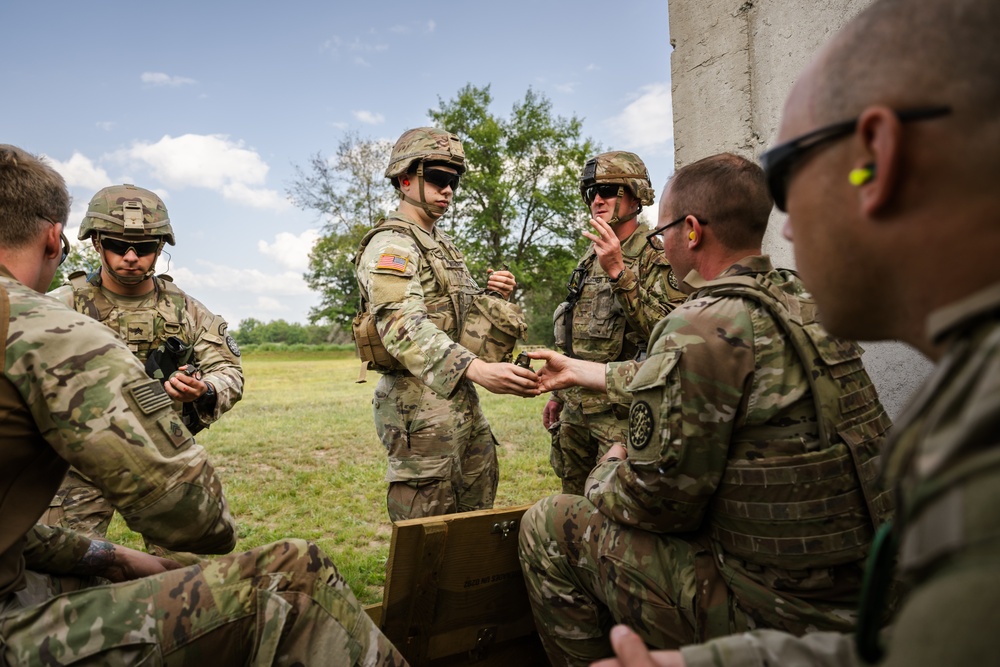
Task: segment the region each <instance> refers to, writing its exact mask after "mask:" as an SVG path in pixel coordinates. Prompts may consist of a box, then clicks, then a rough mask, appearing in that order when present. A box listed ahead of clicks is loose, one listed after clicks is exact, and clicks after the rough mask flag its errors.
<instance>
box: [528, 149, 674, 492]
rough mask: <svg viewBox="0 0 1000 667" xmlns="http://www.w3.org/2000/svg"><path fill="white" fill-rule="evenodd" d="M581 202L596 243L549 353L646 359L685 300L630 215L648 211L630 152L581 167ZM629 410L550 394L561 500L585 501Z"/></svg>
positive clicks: (570, 393) (575, 277) (600, 396)
mask: <svg viewBox="0 0 1000 667" xmlns="http://www.w3.org/2000/svg"><path fill="white" fill-rule="evenodd" d="M580 194H582V195H583V200H584V202H586V204H587V206H588V207H590V213H591V215H592V216H593V217H592V219H591V221H590V224H591V225H592V226H593V227H594V233H590V232H584V236H586V237H587V238H588V239H590V240H591V241H592V242H593V243H592V245H591V246H590V248H588V250H587V253H586V254H585V255H584V256H583V258H582V259H581V260H580V263H579V264H578V265H577V267H576V269H575V270H574V271H573V274H572V276H571V278H570V281H569V289H570V293H569V297H568V299H567V300H566V301H565V302H563V303H562V304H560V305H559V307H558V308H557V309H556V312H555V316H554V318H553V319H554V329H555V340H556V346H557V347H558V348H560V349H562V350H563V351H564V352H565V353H566V354H567V355H568V356H570V357H573V358H576V359H586V360H588V361H596V362H600V363H607V362H609V361H625V360H627V359H636V358H637V357H638V356H639V355H640V354H644V353H645V352H646V344H647V342H648V341H649V334H650V333H651V332H652V331H653V327H654V326H655V325H656V323H657V322H659V321H660V320H661V319H663V318H664V316H666V314H667V313H668V312H670V311H671V310H672V309H673V308H674V306H675V305H676V304H678V303H680V302H682V301H684V299H685V298H686V295H685V294H684V293H683V292H681V291H680V289H679V287H680V286H679V284H678V282H677V278H676V276H675V275H674V273H673V271H671V269H670V264H668V263H667V260H666V259H664V257H663V246H662V245H661V244H660V240H659V238H657V237H652V238H650V239H649V241H648V242H647V239H646V235H645V234H642V233H639V231H638V230H639V220H638V219H637V217H636V216H638V215H639V213H640V212H641V211H642V207H643V206H650V205H652V203H653V188H652V185H651V184H650V182H649V173H648V172H647V171H646V165H644V164H643V162H642V160H640V159H639V156H638V155H636V154H635V153H629V152H626V151H613V152H611V153H601V154H600V155H598V156H596V157H592V158H590V159H589V160H587V164H586V166H584V169H583V175H582V176H581V178H580ZM628 408H629V406H628V403H627V402H626V403H613V402H610V401H608V397H607V396H606V395H605V394H604V393H602V392H595V391H591V390H589V389H584V388H583V387H570V388H568V389H566V390H564V391H560V392H553V394H552V398H551V400H549V402H548V403H547V404H546V405H545V408H544V410H543V412H542V423H543V424H544V425H545V428H547V429H549V430H550V431H551V432H552V452H551V462H552V467H553V468H554V469H555V472H556V474H557V475H558V476H559V477H560V478H562V490H563V493H574V494H582V493H583V483H584V482H585V481H586V479H587V475H588V474H589V473H590V471H591V469H592V468H593V467H594V465H595V464H596V463H597V460H598V459H599V458H600V457H601V456H603V455H604V454H605V453H606V452H607V451H608V449H609V448H610V447H611V445H612V444H614V443H619V444H621V443H624V442H625V437H626V435H627V434H628Z"/></svg>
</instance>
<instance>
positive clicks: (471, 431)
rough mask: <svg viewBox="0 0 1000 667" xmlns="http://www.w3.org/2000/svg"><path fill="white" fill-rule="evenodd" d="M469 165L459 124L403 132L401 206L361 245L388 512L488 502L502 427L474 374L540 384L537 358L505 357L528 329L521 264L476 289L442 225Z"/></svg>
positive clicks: (398, 153)
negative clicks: (527, 364) (492, 418)
mask: <svg viewBox="0 0 1000 667" xmlns="http://www.w3.org/2000/svg"><path fill="white" fill-rule="evenodd" d="M465 168H466V167H465V153H464V151H463V149H462V144H461V142H460V141H459V139H458V137H456V136H455V135H454V134H451V133H449V132H445V131H442V130H438V129H435V128H417V129H414V130H408V131H407V132H405V133H404V134H403V135H402V136H401V137H400V138H399V140H398V141H397V142H396V145H395V146H394V147H393V149H392V154H391V156H390V161H389V167H388V168H387V169H386V172H385V175H386V178H389V179H391V181H392V184H393V186H394V187H395V188H396V190H397V191H398V193H399V196H400V203H399V209H398V210H397V211H395V212H393V213H391V214H390V215H389V217H388V218H386V219H384V220H381V221H379V222H378V223H377V224H376V226H375V228H374V229H373V230H372V231H371V232H369V233H368V234H367V235H366V236H365V238H364V240H363V241H362V243H361V247H360V248H359V250H358V254H357V256H356V257H355V267H356V271H357V278H358V284H359V285H360V288H361V294H362V313H361V314H360V315H359V316H358V318H356V320H355V327H354V332H355V340H356V341H357V343H358V348H359V351H360V353H361V358H362V361H363V363H364V364H365V367H366V368H373V369H375V370H377V371H379V372H380V373H381V374H382V377H381V379H380V380H379V383H378V386H377V387H376V388H375V398H374V400H373V401H372V406H373V409H374V416H375V428H376V431H377V432H378V436H379V438H380V439H381V441H382V444H383V445H384V446H385V449H386V453H387V454H388V457H389V469H388V474H387V477H386V479H387V481H388V482H389V491H388V494H387V504H388V510H389V517H390V519H392V520H393V521H398V520H400V519H410V518H416V517H422V516H432V515H439V514H448V513H451V512H466V511H469V510H477V509H487V508H490V507H493V498H494V496H495V494H496V488H497V476H498V470H497V451H496V439H495V438H494V437H493V433H492V431H491V430H490V425H489V423H488V422H487V421H486V417H485V416H484V415H483V412H482V409H481V408H480V405H479V396H478V395H477V394H476V389H475V387H474V386H473V383H476V384H479V385H481V386H483V387H485V388H486V389H488V390H490V391H492V392H497V393H515V392H516V393H524V392H530V391H531V390H534V389H535V385H536V378H535V375H534V373H532V372H531V371H530V370H526V369H524V368H521V367H519V366H515V365H514V364H511V363H506V362H505V360H507V359H509V358H510V353H511V351H512V350H513V346H514V342H515V341H516V339H517V338H519V337H522V336H523V335H524V332H525V330H526V325H525V324H524V318H523V316H522V315H521V313H520V311H519V310H518V309H517V307H516V306H514V305H513V304H510V303H508V302H507V299H508V298H509V297H510V295H511V293H512V292H513V290H514V287H515V282H514V276H513V275H512V274H511V273H510V272H509V271H494V272H492V273H491V274H490V276H489V279H488V281H487V284H486V290H485V291H484V290H482V289H480V288H479V286H478V285H477V284H476V281H475V280H474V279H473V278H472V276H471V275H470V274H469V270H468V269H467V268H466V266H465V261H464V259H463V257H462V254H461V253H460V252H459V251H458V248H456V247H455V244H454V243H452V241H451V239H450V238H448V236H447V235H446V234H444V233H443V232H441V230H440V229H438V228H437V226H435V222H436V221H437V220H438V219H439V218H440V217H441V216H442V215H443V214H444V213H445V211H447V209H448V206H449V205H450V204H451V200H452V197H453V195H454V192H455V188H457V187H458V184H459V179H460V177H461V175H462V174H463V173H464V172H465ZM490 292H492V294H491V293H490Z"/></svg>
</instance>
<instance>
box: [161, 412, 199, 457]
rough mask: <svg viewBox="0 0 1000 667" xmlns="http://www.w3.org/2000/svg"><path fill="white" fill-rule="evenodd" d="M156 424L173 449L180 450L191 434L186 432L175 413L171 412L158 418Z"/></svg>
mask: <svg viewBox="0 0 1000 667" xmlns="http://www.w3.org/2000/svg"><path fill="white" fill-rule="evenodd" d="M156 423H157V424H159V425H160V428H161V429H162V430H163V433H164V434H166V436H167V438H168V439H169V440H170V443H171V444H172V445H173V446H174V449H180V447H181V445H183V444H184V443H186V442H187V441H188V440H190V439H191V432H190V431H188V430H187V427H185V426H184V422H182V421H181V418H180V417H179V416H178V415H177V413H176V412H173V411H171V413H170V414H169V415H164V416H163V417H160V418H159V419H157V420H156Z"/></svg>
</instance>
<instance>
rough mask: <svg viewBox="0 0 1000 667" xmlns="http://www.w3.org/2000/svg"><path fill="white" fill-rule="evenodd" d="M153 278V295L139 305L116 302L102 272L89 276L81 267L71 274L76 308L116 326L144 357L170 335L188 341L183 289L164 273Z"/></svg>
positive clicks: (129, 343) (107, 324)
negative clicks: (105, 288) (106, 288)
mask: <svg viewBox="0 0 1000 667" xmlns="http://www.w3.org/2000/svg"><path fill="white" fill-rule="evenodd" d="M153 280H154V285H155V288H154V295H153V298H152V299H150V300H148V303H147V302H143V303H142V305H140V306H139V307H137V308H122V307H121V306H118V305H116V304H115V303H114V302H113V301H112V300H111V298H109V297H108V296H107V295H106V294H105V293H104V291H103V290H102V289H101V276H100V274H99V273H95V274H94V275H92V276H91V277H90V278H89V279H88V278H86V277H85V275H84V274H83V272H82V271H80V272H76V273H73V274H72V275H70V277H69V281H70V284H71V285H72V286H73V308H74V309H75V310H76V311H77V312H80V313H83V314H84V315H89V316H90V317H92V318H94V319H95V320H98V321H99V322H101V323H102V324H104V325H105V326H107V327H109V328H111V329H113V330H114V331H115V332H116V333H117V334H118V336H119V337H120V338H121V339H122V340H123V341H125V344H126V345H128V348H129V349H130V350H131V351H132V353H133V354H135V356H136V357H138V358H139V359H140V360H141V361H146V358H147V357H148V356H149V353H150V352H151V351H152V350H155V349H157V348H158V347H160V345H162V344H163V343H164V341H165V340H166V339H167V338H169V337H170V336H177V337H178V338H180V339H181V340H183V341H184V342H185V343H187V344H188V345H190V344H193V342H194V341H191V340H188V334H187V332H186V331H185V327H184V319H185V312H186V311H185V303H184V293H183V292H181V291H180V290H179V289H177V287H175V286H174V284H173V283H172V282H171V281H170V280H169V279H165V278H163V277H162V276H156V277H154V278H153Z"/></svg>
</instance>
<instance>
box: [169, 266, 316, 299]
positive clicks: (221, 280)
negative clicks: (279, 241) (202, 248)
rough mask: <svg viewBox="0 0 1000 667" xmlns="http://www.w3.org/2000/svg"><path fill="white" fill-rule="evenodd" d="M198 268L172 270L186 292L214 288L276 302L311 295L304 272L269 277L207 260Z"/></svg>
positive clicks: (285, 272) (258, 271) (277, 274)
mask: <svg viewBox="0 0 1000 667" xmlns="http://www.w3.org/2000/svg"><path fill="white" fill-rule="evenodd" d="M197 264H198V268H197V269H194V270H192V269H190V268H188V267H186V266H183V267H177V268H171V270H170V275H171V276H173V277H174V279H175V280H176V281H177V284H178V285H180V286H181V287H182V288H183V286H184V285H198V287H199V289H201V288H210V289H217V290H219V291H222V292H236V293H241V294H257V295H265V296H270V297H272V298H274V297H279V296H295V295H302V294H309V293H310V290H309V286H308V285H306V281H305V280H303V278H302V273H301V272H300V271H282V272H280V273H265V272H263V271H260V270H258V269H240V268H236V267H232V266H224V265H220V264H216V263H213V262H210V261H207V260H200V261H198V262H197Z"/></svg>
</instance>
